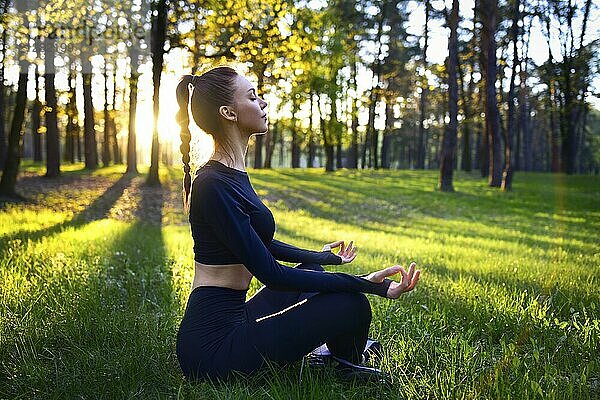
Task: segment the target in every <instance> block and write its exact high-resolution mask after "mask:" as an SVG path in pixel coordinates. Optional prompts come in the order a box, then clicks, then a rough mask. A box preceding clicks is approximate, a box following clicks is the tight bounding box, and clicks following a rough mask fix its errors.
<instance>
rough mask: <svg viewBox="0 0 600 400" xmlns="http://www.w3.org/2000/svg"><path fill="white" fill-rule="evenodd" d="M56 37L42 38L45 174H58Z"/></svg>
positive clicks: (52, 175) (51, 176)
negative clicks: (44, 104)
mask: <svg viewBox="0 0 600 400" xmlns="http://www.w3.org/2000/svg"><path fill="white" fill-rule="evenodd" d="M55 40H56V39H48V38H47V37H46V38H44V65H45V71H44V85H45V88H46V112H45V114H44V119H45V121H46V176H47V177H49V178H54V177H57V176H58V175H60V138H59V134H58V119H57V115H58V113H57V106H58V104H57V99H56V88H55V86H54V72H55V68H54V54H55V50H54V45H55Z"/></svg>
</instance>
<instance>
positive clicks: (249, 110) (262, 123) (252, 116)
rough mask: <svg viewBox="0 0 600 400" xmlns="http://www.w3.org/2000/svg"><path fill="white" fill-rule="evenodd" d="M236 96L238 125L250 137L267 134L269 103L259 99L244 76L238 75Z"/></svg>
mask: <svg viewBox="0 0 600 400" xmlns="http://www.w3.org/2000/svg"><path fill="white" fill-rule="evenodd" d="M236 83H237V84H236V86H237V87H236V93H235V96H234V99H235V100H234V102H235V111H236V117H237V125H238V127H239V129H240V131H242V132H245V133H247V134H248V135H249V136H251V135H253V134H255V133H266V132H267V130H268V124H267V113H266V111H265V110H264V109H265V107H267V102H265V101H264V100H263V99H261V98H260V97H258V94H257V93H256V89H255V88H254V86H253V85H252V84H251V83H250V82H249V81H248V79H246V78H245V77H244V76H242V75H238V77H237V82H236Z"/></svg>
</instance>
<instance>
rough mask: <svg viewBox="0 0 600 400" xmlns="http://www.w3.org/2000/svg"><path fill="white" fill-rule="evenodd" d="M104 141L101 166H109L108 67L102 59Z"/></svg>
mask: <svg viewBox="0 0 600 400" xmlns="http://www.w3.org/2000/svg"><path fill="white" fill-rule="evenodd" d="M103 75H104V141H103V142H102V164H103V165H104V166H105V167H108V166H109V165H110V123H109V121H108V120H109V119H110V118H109V116H108V67H107V65H106V57H105V58H104V74H103Z"/></svg>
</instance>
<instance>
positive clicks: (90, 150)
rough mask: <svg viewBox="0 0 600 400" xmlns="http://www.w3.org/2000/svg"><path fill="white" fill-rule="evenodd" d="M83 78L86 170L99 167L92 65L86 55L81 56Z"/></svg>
mask: <svg viewBox="0 0 600 400" xmlns="http://www.w3.org/2000/svg"><path fill="white" fill-rule="evenodd" d="M81 63H82V68H81V70H82V76H83V110H84V113H85V116H84V120H83V131H84V132H83V135H84V146H83V148H84V153H85V168H87V169H94V168H97V167H98V148H97V144H96V130H95V128H94V126H95V121H94V103H93V101H92V64H91V62H90V60H89V58H88V55H87V54H86V53H82V55H81Z"/></svg>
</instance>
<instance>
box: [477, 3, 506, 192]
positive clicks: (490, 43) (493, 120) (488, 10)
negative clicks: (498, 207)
mask: <svg viewBox="0 0 600 400" xmlns="http://www.w3.org/2000/svg"><path fill="white" fill-rule="evenodd" d="M480 12H481V13H482V16H483V18H482V20H483V29H482V36H483V44H484V46H485V48H484V49H483V50H484V52H485V61H486V62H485V67H486V68H485V100H486V101H485V120H486V132H487V136H488V141H489V157H490V158H489V185H490V186H493V187H500V185H501V184H502V146H501V145H502V144H501V138H500V114H499V112H498V104H497V100H496V76H497V74H496V69H497V65H496V40H495V37H494V36H495V32H496V24H497V3H496V0H483V1H482V4H481V7H480Z"/></svg>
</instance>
